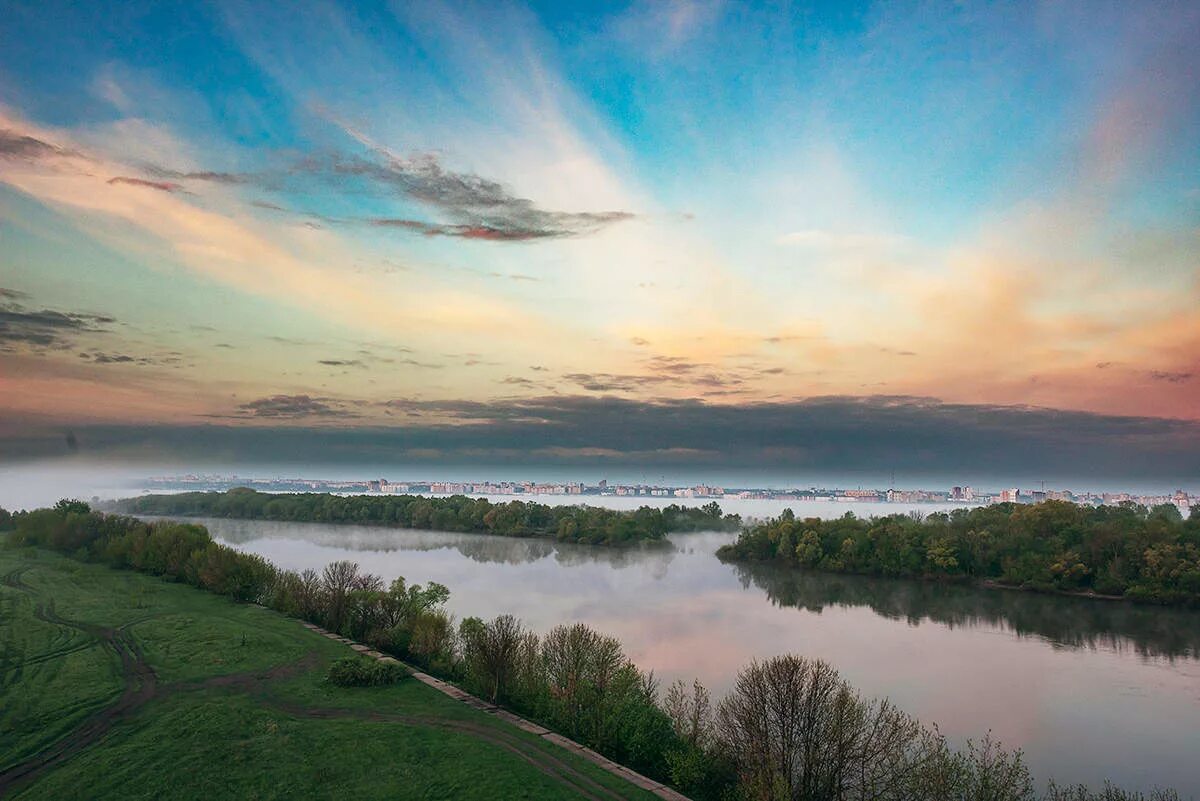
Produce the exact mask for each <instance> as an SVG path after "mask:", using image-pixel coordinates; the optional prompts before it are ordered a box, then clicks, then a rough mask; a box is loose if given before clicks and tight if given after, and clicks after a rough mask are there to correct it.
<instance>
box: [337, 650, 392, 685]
mask: <svg viewBox="0 0 1200 801" xmlns="http://www.w3.org/2000/svg"><path fill="white" fill-rule="evenodd" d="M407 675H408V674H407V672H406V671H405V670H404V668H403V667H401V666H400V663H398V662H380V661H378V660H376V659H367V658H365V657H361V656H345V657H342V658H341V659H338V660H337V661H335V662H334V663H333V664H332V665H330V666H329V673H328V674H327V675H326V678H327V679H328V680H329V682H330V683H332V684H335V685H337V686H338V687H381V686H384V685H387V684H395V683H396V682H398V681H400V680H401V679H403V678H404V677H405V676H407Z"/></svg>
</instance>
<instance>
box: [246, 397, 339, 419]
mask: <svg viewBox="0 0 1200 801" xmlns="http://www.w3.org/2000/svg"><path fill="white" fill-rule="evenodd" d="M238 412H239V413H240V414H241V415H243V416H248V417H253V418H264V419H270V420H304V419H310V418H325V417H351V418H352V417H357V416H358V415H357V414H356V413H355V412H354V411H353V410H350V409H347V408H346V407H345V405H344V404H343V403H341V402H339V401H336V400H334V399H333V398H322V397H313V396H311V395H271V396H269V397H265V398H258V399H256V400H252V401H249V402H247V403H243V404H241V405H240V406H238Z"/></svg>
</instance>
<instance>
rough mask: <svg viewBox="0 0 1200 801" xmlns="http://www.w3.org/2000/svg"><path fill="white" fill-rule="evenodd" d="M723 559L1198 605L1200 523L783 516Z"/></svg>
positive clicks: (968, 515)
mask: <svg viewBox="0 0 1200 801" xmlns="http://www.w3.org/2000/svg"><path fill="white" fill-rule="evenodd" d="M718 553H719V555H720V556H721V557H722V558H724V559H729V560H734V561H737V560H746V561H754V560H757V561H771V562H776V563H779V564H783V565H789V566H795V567H805V568H813V569H817V570H824V571H832V572H839V573H866V574H873V575H884V576H913V577H921V578H940V579H949V580H976V581H978V580H988V581H994V582H996V583H999V584H1003V585H1008V586H1014V587H1021V588H1026V589H1034V590H1042V591H1059V592H1082V593H1096V594H1101V595H1113V596H1122V597H1125V598H1128V599H1130V600H1134V601H1144V602H1153V603H1162V604H1179V605H1188V606H1197V605H1200V518H1198V517H1197V516H1196V515H1192V516H1191V518H1189V519H1188V520H1187V521H1184V520H1183V519H1182V518H1181V517H1180V515H1179V513H1178V510H1176V509H1175V507H1174V506H1169V505H1164V506H1158V507H1154V508H1153V509H1147V508H1146V507H1144V506H1138V505H1135V504H1132V503H1124V504H1121V505H1119V506H1100V507H1090V506H1079V505H1076V504H1072V503H1067V502H1064V501H1046V502H1044V503H1040V504H1036V505H1023V504H1013V503H1002V504H995V505H993V506H987V507H979V508H974V509H956V510H954V511H952V512H949V513H937V514H931V515H928V516H926V517H924V518H922V519H918V518H915V517H913V516H908V515H888V516H886V517H873V518H866V519H863V518H858V517H855V516H854V515H853V514H849V513H848V514H846V515H845V516H843V517H840V518H837V519H834V520H820V519H817V518H808V519H804V520H797V519H796V518H795V517H794V515H792V514H791V513H790V511H785V513H784V514H782V515H780V516H779V517H778V518H776V519H774V520H770V521H767V522H765V523H762V524H760V525H755V526H751V527H748V528H746V529H744V530H743V532H742V534H741V535H740V536H739V537H738V540H737V542H735V543H733V544H731V545H727V546H725V547H723V548H722V549H721V550H720V551H719V552H718Z"/></svg>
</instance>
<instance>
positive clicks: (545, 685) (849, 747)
mask: <svg viewBox="0 0 1200 801" xmlns="http://www.w3.org/2000/svg"><path fill="white" fill-rule="evenodd" d="M777 522H778V521H777ZM793 522H794V521H793ZM5 527H11V528H14V529H15V530H14V531H13V533H11V534H9V535H8V536H7V540H8V542H9V544H10V545H14V546H17V547H25V548H29V547H42V548H48V549H52V550H55V551H59V552H62V553H65V554H67V555H69V556H71V557H72V558H75V559H79V560H83V561H90V562H100V563H103V564H107V565H109V566H111V567H114V568H117V569H126V570H136V571H140V572H144V573H149V574H153V575H158V576H161V577H162V578H163V579H165V580H168V581H176V582H183V583H186V584H190V585H193V586H195V587H197V588H200V589H203V590H208V591H210V592H214V593H219V594H221V595H225V596H228V597H230V598H232V599H234V600H237V601H243V602H254V603H260V604H263V605H265V606H267V607H269V608H271V609H274V610H276V611H278V612H280V613H282V614H284V615H288V616H292V617H297V618H301V619H304V620H308V621H311V622H314V623H317V624H319V625H321V626H324V627H326V628H328V629H330V630H333V631H336V632H339V633H341V634H343V635H345V636H348V637H352V638H354V639H357V640H359V641H362V642H366V643H370V644H372V645H374V646H375V647H377V648H379V649H380V650H383V651H386V652H388V653H391V654H394V655H396V656H398V657H400V658H402V659H404V660H406V661H408V662H411V663H416V664H418V665H420V666H422V667H424V668H425V669H427V670H429V671H430V672H433V673H435V674H439V675H442V676H445V677H447V678H450V679H452V680H454V681H456V682H459V683H461V684H462V685H464V686H466V687H467V688H468V689H470V690H471V691H472V692H474V693H476V694H478V695H481V696H483V697H485V698H487V699H489V700H491V701H494V702H496V703H499V704H502V705H504V706H508V707H510V708H513V709H516V710H518V711H520V712H521V713H522V714H525V715H527V716H528V717H531V718H533V719H535V720H538V721H540V722H542V723H544V724H545V725H547V726H548V727H550V728H553V729H555V730H557V731H560V732H562V733H564V734H566V735H568V736H570V737H572V738H574V739H576V740H578V741H581V742H584V743H585V744H587V745H589V746H591V747H593V748H595V749H597V750H599V751H601V752H602V753H604V754H606V755H608V756H609V757H611V758H613V759H615V760H617V761H619V762H622V763H624V764H626V765H629V766H631V767H633V768H635V769H637V770H639V771H642V772H644V773H647V774H649V775H651V776H654V777H656V778H659V779H661V780H663V781H667V782H670V783H672V784H673V785H675V786H676V787H678V788H680V789H681V790H683V791H684V792H686V793H688V794H689V795H691V796H692V797H693V798H695V799H697V800H698V801H706V800H707V799H713V801H716V800H717V799H722V800H724V801H729V800H730V799H733V800H736V799H745V800H746V801H751V799H754V800H756V801H758V800H761V801H867V799H873V800H876V801H901V800H902V799H916V798H920V799H927V800H928V801H980V799H987V801H1035V799H1037V798H1039V797H1040V798H1043V799H1046V801H1147V799H1148V801H1178V795H1177V794H1175V793H1173V792H1171V791H1155V792H1153V793H1152V794H1151V795H1150V796H1145V795H1142V794H1138V793H1127V792H1124V791H1122V790H1119V789H1117V788H1114V787H1111V786H1106V787H1105V788H1104V789H1102V790H1100V791H1093V790H1089V789H1088V788H1085V787H1067V788H1062V787H1056V786H1055V785H1054V784H1053V783H1051V784H1050V785H1049V786H1048V788H1047V789H1046V791H1045V793H1044V794H1042V795H1041V796H1039V795H1038V794H1037V792H1036V791H1035V787H1034V782H1033V779H1032V777H1031V775H1030V773H1029V770H1028V769H1027V767H1026V766H1025V764H1024V761H1023V759H1022V756H1021V754H1020V752H1019V751H1007V750H1005V749H1003V748H1002V747H1001V746H1000V745H999V744H997V743H995V742H993V741H992V740H991V739H990V738H985V739H984V740H983V741H982V742H976V743H968V744H967V746H966V747H965V748H961V749H959V748H955V747H953V746H951V745H950V743H949V742H948V741H947V739H946V738H945V737H944V736H943V735H941V734H940V733H939V732H938V731H937V729H936V728H934V727H930V726H927V725H924V724H922V723H921V722H920V721H918V720H916V719H915V718H913V717H911V716H909V715H907V714H905V713H904V712H902V711H901V710H899V709H897V708H896V707H895V706H893V705H892V704H891V703H889V702H888V701H886V700H882V701H881V700H872V699H868V698H864V697H863V696H862V695H861V694H859V693H858V692H857V691H855V690H854V689H853V688H852V687H851V686H850V685H849V684H847V683H846V682H845V681H844V680H843V679H842V678H841V677H840V676H839V675H838V673H837V671H836V670H834V669H833V668H832V667H831V666H829V665H828V664H826V663H824V662H821V661H820V660H816V659H808V658H804V657H800V656H793V655H785V656H779V657H775V658H772V659H769V660H767V661H765V662H753V663H751V664H750V665H749V666H748V667H746V668H745V669H744V670H743V671H742V672H741V673H740V674H739V676H738V678H737V681H736V683H735V685H734V687H733V689H732V690H731V692H730V693H729V695H728V696H727V697H725V698H724V699H722V700H720V701H719V702H717V703H713V701H712V699H711V697H710V694H709V693H708V691H707V690H705V688H704V687H703V686H701V685H700V684H699V683H698V682H696V683H693V684H692V685H690V686H689V685H686V684H684V683H682V682H676V683H675V684H673V685H671V686H670V687H669V688H667V690H666V692H665V693H660V692H659V688H658V686H657V683H656V682H655V680H654V678H653V676H652V675H650V674H647V673H644V672H643V671H641V670H639V669H638V668H637V667H636V666H635V665H634V664H633V663H632V662H630V661H629V659H628V658H627V657H626V656H625V654H624V652H623V650H622V648H621V644H620V643H619V642H618V641H617V640H615V639H613V638H612V637H607V636H605V635H603V634H601V633H599V632H597V631H595V630H593V629H591V628H589V627H587V626H585V625H582V624H574V625H561V626H558V627H556V628H554V629H552V630H551V631H549V632H548V633H547V634H545V635H544V636H539V635H538V634H536V633H534V632H532V631H530V630H529V629H527V628H526V627H525V626H524V625H522V623H521V622H520V621H519V620H517V619H515V618H513V617H512V616H510V615H501V616H499V617H496V618H494V619H492V620H488V621H485V620H482V619H479V618H474V617H469V618H466V619H465V620H463V621H461V622H460V623H458V624H457V625H455V621H454V619H453V617H452V616H451V615H450V614H449V613H448V612H447V611H446V609H445V603H446V601H447V600H448V598H449V597H450V593H449V590H448V589H447V588H446V587H444V586H442V585H440V584H436V583H432V582H431V583H429V584H426V585H424V586H421V585H415V584H408V583H406V582H405V580H404V579H403V578H400V579H396V580H395V581H393V582H392V583H391V584H390V585H386V584H385V583H384V582H383V580H382V579H381V578H379V577H378V576H374V575H370V574H366V573H363V572H361V571H360V570H359V568H358V566H357V565H356V564H354V563H351V562H345V561H343V562H334V563H332V564H330V565H328V566H327V567H326V568H325V569H324V571H322V572H320V573H318V572H317V571H314V570H306V571H303V572H295V571H289V570H280V569H278V568H276V567H275V566H273V565H272V564H270V563H269V562H267V561H266V560H264V559H262V558H261V557H259V556H255V555H250V554H244V553H240V552H238V551H236V550H234V549H232V548H229V547H227V546H224V545H221V544H219V543H216V542H214V541H213V540H212V539H211V537H210V536H209V534H208V532H207V531H206V530H205V529H204V528H203V527H202V526H198V525H193V524H186V523H179V522H173V521H155V522H147V521H143V520H138V519H136V518H130V517H121V516H116V515H103V514H100V513H97V512H94V511H92V510H91V509H90V508H89V507H88V505H87V504H85V503H81V502H78V501H62V502H60V503H59V504H58V505H57V506H56V507H55V508H53V509H42V510H37V511H34V512H28V513H18V514H16V515H13V516H12V517H10V518H6V519H2V520H0V529H3V528H5ZM391 680H394V677H392V676H388V675H382V674H381V675H374V674H372V675H362V674H361V666H356V665H355V664H354V663H345V662H340V663H335V665H334V666H333V667H332V668H331V671H330V681H332V682H335V683H338V684H343V685H361V684H372V683H378V682H386V681H391Z"/></svg>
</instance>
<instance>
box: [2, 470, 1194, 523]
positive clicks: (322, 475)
mask: <svg viewBox="0 0 1200 801" xmlns="http://www.w3.org/2000/svg"><path fill="white" fill-rule="evenodd" d="M0 455H2V454H0ZM186 474H197V475H199V474H205V475H222V476H232V475H236V476H239V477H241V478H275V477H287V478H296V477H302V478H317V479H330V480H359V481H365V480H367V479H372V478H374V479H378V478H386V479H388V480H389V481H422V480H424V481H428V480H433V481H538V482H565V481H582V482H584V483H588V484H595V483H596V482H598V481H600V480H601V479H607V480H608V482H609V483H610V484H658V485H662V486H694V485H697V484H709V485H713V486H721V487H731V488H732V487H736V488H746V487H753V488H772V489H807V488H814V487H815V488H822V489H833V488H838V489H857V488H867V489H886V488H888V487H891V486H895V487H896V488H897V489H928V490H945V489H948V488H950V487H952V486H972V487H974V488H976V489H977V490H998V489H1001V488H1005V487H1019V488H1022V489H1037V488H1040V487H1041V486H1042V484H1043V482H1044V484H1045V486H1046V487H1047V488H1050V489H1070V490H1074V491H1077V492H1082V491H1092V492H1145V493H1166V492H1170V491H1174V490H1176V489H1185V490H1188V491H1190V492H1191V493H1193V494H1200V476H1192V477H1180V478H1179V479H1178V480H1176V481H1169V482H1157V483H1147V482H1146V481H1144V480H1131V481H1128V482H1122V481H1116V480H1113V479H1094V478H1086V477H1082V478H1080V477H1076V478H1070V477H1063V476H1032V475H1031V476H1023V477H1022V476H1012V475H1004V476H1000V475H997V476H989V475H986V474H984V473H983V472H980V473H978V474H975V475H969V474H966V475H915V474H905V473H903V472H900V471H897V472H896V474H895V475H894V476H893V475H892V474H890V473H889V474H879V473H867V472H863V473H847V472H845V471H842V472H838V473H813V472H802V471H795V472H791V471H785V470H779V469H769V470H768V469H764V470H752V469H750V470H747V469H737V470H719V469H712V468H702V467H671V468H666V467H656V468H650V467H647V466H644V465H634V466H630V465H612V464H605V465H588V466H570V467H568V466H563V465H524V464H521V465H513V464H508V465H505V464H500V465H485V464H471V465H442V464H378V463H363V464H361V465H345V464H322V463H311V462H310V463H262V464H254V463H221V462H203V463H195V462H186V463H185V462H168V461H138V462H127V463H126V462H117V461H110V460H96V459H91V458H86V457H78V458H58V459H49V460H43V461H36V462H24V463H4V462H2V461H0V506H3V507H4V508H7V509H31V508H36V507H38V506H46V505H49V504H53V503H54V502H56V501H58V500H59V499H60V498H64V497H73V498H79V499H81V500H90V499H92V498H99V499H101V500H114V499H117V498H128V497H132V496H134V495H140V494H142V493H144V492H147V491H161V490H148V489H147V486H146V480H147V479H148V478H151V477H156V476H176V475H186ZM501 497H502V498H503V499H505V500H507V499H510V498H511V497H512V496H501ZM537 500H540V501H542V502H543V503H551V504H554V503H590V504H597V505H601V504H602V505H606V506H607V505H613V506H614V507H615V508H626V507H625V504H627V503H628V504H631V505H632V506H638V505H642V504H650V503H681V504H683V503H706V502H707V501H708V500H710V499H703V498H696V499H688V498H649V497H633V498H615V497H599V496H586V497H583V498H579V497H571V498H567V497H554V496H542V497H540V498H538V499H537ZM718 500H719V502H720V503H721V505H722V508H724V509H725V510H726V511H731V512H739V513H742V514H753V515H772V514H778V512H779V511H780V510H782V509H783V508H785V507H786V506H790V507H792V508H793V509H794V510H795V511H796V512H797V514H800V508H799V506H798V505H797V503H796V502H794V501H792V502H781V503H779V502H774V501H770V502H751V503H750V504H749V505H746V506H742V504H743V503H744V502H740V501H738V499H736V498H723V499H718ZM837 508H838V509H841V510H842V512H839V514H840V513H844V512H845V511H846V510H847V505H846V504H838V505H837ZM905 508H906V507H904V506H903V505H901V504H888V505H882V504H873V505H870V510H871V511H869V512H868V514H880V515H882V514H890V513H892V512H897V511H903V510H904V509H905ZM919 508H920V509H921V510H924V511H927V512H928V511H934V510H935V507H934V506H932V505H930V504H921V505H920V507H919ZM743 509H745V510H747V511H742V510H743ZM814 514H816V515H818V516H822V517H827V516H829V513H827V512H820V511H816V512H814Z"/></svg>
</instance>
